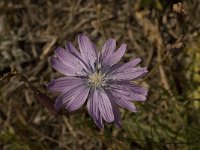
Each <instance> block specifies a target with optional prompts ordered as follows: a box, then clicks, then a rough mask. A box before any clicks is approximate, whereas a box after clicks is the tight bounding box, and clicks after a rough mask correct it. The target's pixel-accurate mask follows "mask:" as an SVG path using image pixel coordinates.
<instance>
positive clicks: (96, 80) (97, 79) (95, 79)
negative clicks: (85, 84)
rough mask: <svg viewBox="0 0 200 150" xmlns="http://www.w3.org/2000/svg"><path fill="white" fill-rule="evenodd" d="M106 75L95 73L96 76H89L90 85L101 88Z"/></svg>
mask: <svg viewBox="0 0 200 150" xmlns="http://www.w3.org/2000/svg"><path fill="white" fill-rule="evenodd" d="M104 77H105V75H104V74H102V73H101V72H95V73H94V74H92V75H90V76H89V83H90V84H92V85H93V86H95V87H97V86H101V85H102V84H103V81H104Z"/></svg>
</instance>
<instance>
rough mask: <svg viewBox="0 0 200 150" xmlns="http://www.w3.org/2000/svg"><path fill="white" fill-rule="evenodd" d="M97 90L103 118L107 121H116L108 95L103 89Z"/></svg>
mask: <svg viewBox="0 0 200 150" xmlns="http://www.w3.org/2000/svg"><path fill="white" fill-rule="evenodd" d="M97 92H98V100H99V110H100V113H101V115H102V117H103V119H104V120H105V121H106V122H113V121H114V114H113V108H112V105H111V103H110V100H109V98H108V96H107V95H106V93H105V92H104V91H103V90H97Z"/></svg>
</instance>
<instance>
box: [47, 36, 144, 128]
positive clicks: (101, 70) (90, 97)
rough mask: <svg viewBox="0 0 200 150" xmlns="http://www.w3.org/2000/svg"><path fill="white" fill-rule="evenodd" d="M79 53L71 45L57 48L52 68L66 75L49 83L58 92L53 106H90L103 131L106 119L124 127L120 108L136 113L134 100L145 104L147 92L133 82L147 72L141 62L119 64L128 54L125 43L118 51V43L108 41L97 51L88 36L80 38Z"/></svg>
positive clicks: (72, 108) (72, 109)
mask: <svg viewBox="0 0 200 150" xmlns="http://www.w3.org/2000/svg"><path fill="white" fill-rule="evenodd" d="M78 44H79V50H80V51H78V50H77V49H76V48H75V47H74V46H73V45H72V44H71V43H69V44H67V45H66V47H65V48H57V49H56V50H55V53H56V56H55V57H53V58H51V64H52V67H53V68H54V69H55V70H57V71H58V72H60V73H62V74H64V75H65V76H64V77H61V78H58V79H54V80H53V81H51V82H49V83H48V84H47V88H48V89H49V90H50V91H58V92H60V95H59V96H58V97H57V99H56V101H55V104H54V107H55V108H56V110H60V109H61V108H65V109H67V110H69V111H75V110H77V109H79V108H80V107H82V106H83V105H84V104H85V103H87V110H88V112H89V114H90V115H91V116H92V117H93V119H94V121H95V123H96V125H97V126H98V127H99V128H103V126H104V125H103V120H104V121H106V122H115V123H116V124H117V125H119V126H120V125H121V119H120V114H119V110H118V109H119V108H118V107H119V106H121V107H124V108H126V109H128V110H130V111H132V112H136V111H137V110H136V108H135V106H134V104H133V103H132V102H133V101H145V100H146V95H147V90H146V89H144V88H143V87H141V86H138V85H136V84H135V83H133V82H131V81H132V80H136V79H138V78H141V77H143V76H144V75H146V73H147V72H148V71H147V69H146V68H145V67H136V65H137V64H139V63H140V61H141V59H139V58H137V59H133V60H131V61H130V62H127V63H125V64H120V63H119V61H120V59H121V58H122V57H123V55H124V53H125V51H126V44H122V45H121V46H120V48H119V49H118V50H116V51H115V49H116V41H115V40H114V39H109V40H108V41H106V43H105V44H104V46H103V49H102V51H101V52H98V51H97V49H96V47H95V45H94V44H93V43H92V42H91V41H90V39H89V38H88V37H87V36H85V35H79V36H78Z"/></svg>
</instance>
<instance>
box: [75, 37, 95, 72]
mask: <svg viewBox="0 0 200 150" xmlns="http://www.w3.org/2000/svg"><path fill="white" fill-rule="evenodd" d="M78 44H79V49H80V51H81V56H82V58H83V60H84V61H85V62H86V63H87V64H88V66H90V67H92V69H94V63H95V62H96V61H97V51H96V48H95V45H94V44H93V43H92V42H91V41H90V39H89V38H88V37H87V36H85V35H82V34H81V35H79V36H78Z"/></svg>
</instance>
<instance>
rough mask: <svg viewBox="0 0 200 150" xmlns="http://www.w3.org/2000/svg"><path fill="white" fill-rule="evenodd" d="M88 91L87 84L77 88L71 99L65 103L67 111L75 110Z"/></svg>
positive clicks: (81, 103) (83, 101)
mask: <svg viewBox="0 0 200 150" xmlns="http://www.w3.org/2000/svg"><path fill="white" fill-rule="evenodd" d="M89 91H90V87H89V86H82V88H80V89H79V90H77V92H76V93H75V94H74V95H73V96H72V97H71V100H70V101H69V102H68V103H67V106H66V107H65V108H66V109H68V110H69V111H75V110H77V109H79V108H80V107H81V106H83V104H84V103H85V101H86V99H87V97H88V93H89Z"/></svg>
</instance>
